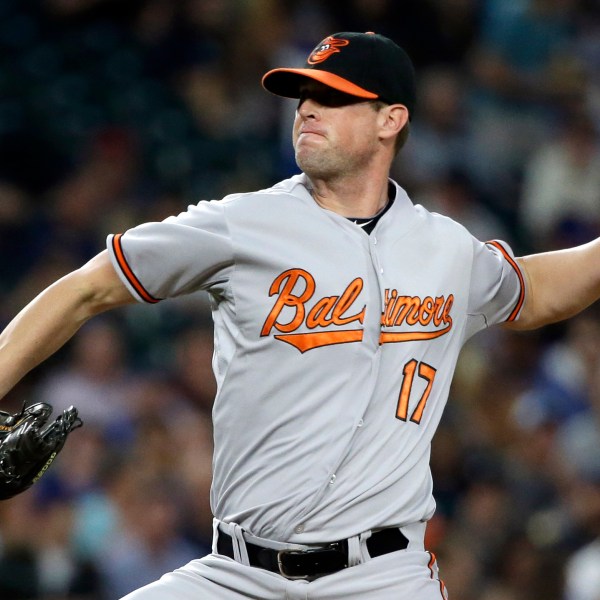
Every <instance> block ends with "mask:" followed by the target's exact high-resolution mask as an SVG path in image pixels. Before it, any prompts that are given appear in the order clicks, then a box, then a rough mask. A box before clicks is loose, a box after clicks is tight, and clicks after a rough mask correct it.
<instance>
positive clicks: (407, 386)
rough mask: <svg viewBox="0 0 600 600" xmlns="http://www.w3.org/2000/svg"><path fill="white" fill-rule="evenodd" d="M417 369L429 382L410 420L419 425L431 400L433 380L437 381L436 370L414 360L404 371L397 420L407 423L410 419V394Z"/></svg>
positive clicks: (405, 366)
mask: <svg viewBox="0 0 600 600" xmlns="http://www.w3.org/2000/svg"><path fill="white" fill-rule="evenodd" d="M417 367H418V368H419V371H418V375H419V377H421V378H422V379H424V380H425V381H426V382H427V387H426V388H425V391H424V392H423V395H422V396H421V399H420V400H419V402H418V404H417V406H416V407H415V410H414V411H413V413H412V415H411V417H410V420H411V421H412V422H413V423H416V424H417V425H418V424H419V423H420V422H421V418H422V417H423V411H424V410H425V405H426V404H427V400H428V398H429V394H430V393H431V387H432V386H433V380H434V379H435V374H436V370H435V369H434V368H433V367H432V366H430V365H428V364H427V363H424V362H421V363H420V362H418V361H417V360H415V359H414V358H413V359H412V360H409V361H408V362H407V363H406V364H405V365H404V369H403V370H402V374H403V375H404V377H403V379H402V387H401V388H400V395H399V396H398V408H397V409H396V418H397V419H400V420H401V421H406V420H407V419H408V402H409V400H410V394H411V391H412V386H413V381H414V379H415V373H416V372H417Z"/></svg>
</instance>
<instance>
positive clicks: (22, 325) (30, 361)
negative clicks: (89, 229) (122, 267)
mask: <svg viewBox="0 0 600 600" xmlns="http://www.w3.org/2000/svg"><path fill="white" fill-rule="evenodd" d="M108 269H110V270H112V267H110V265H108V261H107V258H106V257H103V256H102V255H99V257H96V258H95V259H93V260H92V261H90V263H88V264H87V265H85V266H84V267H82V268H81V269H79V270H77V271H74V272H73V273H70V274H69V275H66V276H65V277H63V278H62V279H60V280H58V281H57V282H56V283H54V284H53V285H51V286H50V287H48V288H47V289H46V290H45V291H43V292H42V293H41V294H40V295H39V296H37V297H36V298H35V299H34V300H33V301H32V302H30V303H29V304H28V305H27V306H26V307H25V308H24V309H23V310H22V311H21V312H20V313H19V314H18V315H17V316H16V317H15V318H14V319H13V320H12V321H11V323H10V324H9V325H8V326H7V327H6V329H5V330H4V331H3V332H2V334H0V398H1V397H3V396H4V395H5V394H6V393H7V392H8V391H9V390H10V389H11V388H12V387H13V386H14V385H15V384H16V383H17V382H18V381H19V380H20V379H21V378H22V377H23V376H24V375H25V374H26V373H28V372H29V371H30V370H31V369H33V368H34V367H36V366H37V365H39V364H40V363H41V362H42V361H43V360H45V359H46V358H48V357H49V356H50V355H52V354H53V353H54V352H56V351H57V350H58V349H59V348H61V347H62V346H63V345H64V344H65V343H66V342H67V341H68V340H69V339H70V338H71V337H72V336H73V335H74V334H75V333H76V332H77V330H78V329H79V328H80V327H81V326H82V325H83V324H84V323H85V322H86V321H87V320H88V319H90V318H91V317H93V316H94V315H96V314H98V313H100V312H102V311H104V310H106V309H108V308H111V307H113V306H118V305H122V304H126V303H128V302H130V301H132V300H133V299H132V297H131V295H130V294H129V293H128V292H127V291H126V290H125V289H124V287H123V286H122V284H121V283H120V282H119V281H118V279H117V278H116V274H114V272H113V274H111V273H110V271H109V270H108ZM107 274H108V277H107ZM113 276H114V279H113Z"/></svg>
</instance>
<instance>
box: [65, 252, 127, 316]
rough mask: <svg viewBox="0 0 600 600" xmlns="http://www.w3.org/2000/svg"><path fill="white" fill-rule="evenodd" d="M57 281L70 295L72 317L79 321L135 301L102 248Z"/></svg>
mask: <svg viewBox="0 0 600 600" xmlns="http://www.w3.org/2000/svg"><path fill="white" fill-rule="evenodd" d="M59 283H60V284H61V285H63V286H64V287H65V288H67V289H68V290H69V291H70V293H71V294H72V297H73V303H74V310H75V311H76V318H77V319H78V320H81V321H86V320H88V319H89V318H91V317H93V316H95V315H97V314H100V313H102V312H105V311H107V310H110V309H112V308H117V307H118V306H123V305H125V304H130V303H133V302H135V299H134V298H133V296H132V295H131V293H130V292H129V290H128V289H127V288H126V287H125V285H124V284H123V282H122V281H121V279H120V278H119V276H118V275H117V273H116V271H115V270H114V268H113V266H112V264H111V262H110V259H109V258H108V254H107V253H106V251H105V252H102V253H100V254H98V255H97V256H95V257H94V258H93V259H92V260H90V261H89V262H88V263H86V264H85V265H83V266H82V267H80V268H79V269H77V270H75V271H73V272H72V273H70V274H69V275H67V276H65V277H64V278H63V279H62V280H61V281H60V282H59Z"/></svg>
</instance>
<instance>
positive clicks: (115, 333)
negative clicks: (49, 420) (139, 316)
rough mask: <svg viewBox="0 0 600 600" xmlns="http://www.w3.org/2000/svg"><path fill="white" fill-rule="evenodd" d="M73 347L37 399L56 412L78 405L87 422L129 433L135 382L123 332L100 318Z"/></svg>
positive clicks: (112, 432)
mask: <svg viewBox="0 0 600 600" xmlns="http://www.w3.org/2000/svg"><path fill="white" fill-rule="evenodd" d="M70 350H71V356H70V359H69V362H67V363H66V364H64V365H61V366H60V368H57V369H56V370H54V371H51V372H50V373H49V374H48V375H47V378H46V380H45V381H43V382H42V383H41V384H40V387H39V390H38V394H37V395H38V399H39V400H40V401H42V402H48V403H49V404H51V405H52V406H54V408H55V410H56V411H62V410H64V409H66V408H68V407H69V406H71V405H73V406H77V407H78V409H79V414H80V416H81V418H82V419H83V420H84V422H85V423H86V425H89V426H90V427H92V428H98V429H100V430H103V431H105V432H107V433H108V434H110V435H112V436H117V437H119V436H122V435H127V432H128V428H129V426H130V424H131V414H132V410H133V409H132V406H131V405H130V403H128V402H127V400H128V394H129V390H130V386H131V385H132V383H133V382H132V376H131V373H129V372H128V370H127V359H126V354H125V350H126V349H125V347H124V339H123V334H122V332H121V331H120V330H119V328H118V327H117V325H116V324H115V323H113V322H111V321H110V320H108V319H97V320H95V321H93V322H92V323H90V324H89V325H86V326H85V327H84V328H83V329H82V330H81V331H80V332H79V335H78V336H77V337H76V338H75V339H74V340H73V344H72V346H71V348H70Z"/></svg>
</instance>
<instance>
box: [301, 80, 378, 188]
mask: <svg viewBox="0 0 600 600" xmlns="http://www.w3.org/2000/svg"><path fill="white" fill-rule="evenodd" d="M377 132H378V122H377V111H376V110H375V109H374V107H373V105H372V103H371V102H370V101H368V100H364V99H362V98H356V97H355V96H350V95H348V94H344V93H343V92H339V91H337V90H334V89H333V88H330V87H327V86H325V85H323V84H321V83H318V82H316V81H307V82H306V83H305V84H304V85H303V87H302V89H301V96H300V100H299V103H298V109H297V110H296V118H295V120H294V130H293V142H294V149H295V152H296V162H297V163H298V166H299V167H300V168H301V169H302V170H303V171H304V172H305V173H306V174H307V175H308V176H309V177H311V178H318V179H331V178H339V177H343V176H344V175H345V174H347V173H349V174H353V175H356V173H357V172H359V169H361V167H365V166H366V165H367V164H368V163H369V162H370V161H372V160H374V157H375V155H376V152H375V151H376V148H377V145H378V135H377Z"/></svg>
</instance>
